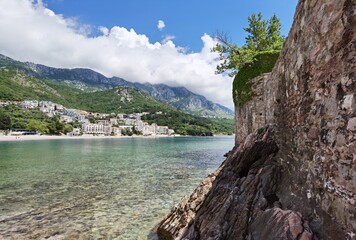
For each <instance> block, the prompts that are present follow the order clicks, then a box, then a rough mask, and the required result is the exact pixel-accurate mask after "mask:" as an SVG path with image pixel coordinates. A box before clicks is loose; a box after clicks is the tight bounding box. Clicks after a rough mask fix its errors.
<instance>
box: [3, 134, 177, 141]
mask: <svg viewBox="0 0 356 240" xmlns="http://www.w3.org/2000/svg"><path fill="white" fill-rule="evenodd" d="M162 137H174V136H165V135H155V136H140V135H135V136H90V135H88V136H86V135H85V136H73V137H71V136H50V135H23V136H0V142H18V141H37V140H61V139H62V140H68V139H120V138H162Z"/></svg>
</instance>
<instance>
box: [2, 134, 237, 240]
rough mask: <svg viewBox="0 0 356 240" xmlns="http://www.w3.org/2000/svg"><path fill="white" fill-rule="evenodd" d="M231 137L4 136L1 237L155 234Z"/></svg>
mask: <svg viewBox="0 0 356 240" xmlns="http://www.w3.org/2000/svg"><path fill="white" fill-rule="evenodd" d="M232 146H233V138H232V137H204V138H199V137H197V138H194V137H178V138H157V139H142V138H129V139H87V140H84V139H83V140H74V139H73V140H51V141H24V142H0V239H42V238H48V239H153V238H154V236H148V235H149V233H150V230H151V229H152V228H153V227H154V225H155V224H157V223H158V222H159V220H160V219H162V217H163V216H164V215H165V214H167V213H168V212H169V210H170V208H171V207H173V206H174V204H175V203H177V202H178V201H179V199H181V198H182V197H183V196H184V195H186V194H188V193H190V192H191V191H192V190H193V189H194V188H195V187H196V186H197V184H198V183H199V182H200V181H201V179H202V178H204V177H205V176H206V175H207V174H208V173H210V172H211V171H213V170H214V169H216V168H217V167H218V165H220V164H221V162H222V161H223V159H224V158H223V154H224V153H226V152H227V151H228V150H230V149H231V148H232Z"/></svg>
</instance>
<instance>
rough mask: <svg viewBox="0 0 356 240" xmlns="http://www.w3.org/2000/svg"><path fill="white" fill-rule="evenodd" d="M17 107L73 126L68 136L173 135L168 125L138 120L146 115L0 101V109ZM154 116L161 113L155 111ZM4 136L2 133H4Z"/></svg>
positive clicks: (17, 131) (25, 132)
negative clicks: (55, 118) (9, 106)
mask: <svg viewBox="0 0 356 240" xmlns="http://www.w3.org/2000/svg"><path fill="white" fill-rule="evenodd" d="M10 104H12V105H16V106H18V107H19V108H20V109H38V110H39V111H41V112H42V113H44V114H46V115H47V116H48V117H54V116H57V117H58V118H59V121H60V122H62V123H65V124H71V123H76V124H75V125H76V126H77V127H74V128H73V130H72V131H71V132H68V133H66V135H67V136H73V137H74V136H132V135H142V136H173V135H174V134H175V132H174V130H172V129H169V128H168V126H158V125H157V124H156V123H151V124H149V123H147V122H144V121H143V120H141V117H142V116H144V115H146V114H149V113H148V112H142V113H131V114H125V113H110V114H104V113H94V112H87V111H83V110H78V109H70V108H66V107H64V106H63V105H61V104H57V103H54V102H51V101H37V100H24V101H19V102H15V101H5V102H0V107H4V106H7V105H10ZM155 114H163V113H162V112H156V113H155ZM3 134H4V133H3ZM6 134H7V135H10V136H11V135H12V136H19V135H40V133H39V132H37V131H31V130H28V129H12V130H11V131H9V132H7V133H6Z"/></svg>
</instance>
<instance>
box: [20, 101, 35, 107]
mask: <svg viewBox="0 0 356 240" xmlns="http://www.w3.org/2000/svg"><path fill="white" fill-rule="evenodd" d="M38 105H39V104H38V101H36V100H24V101H22V102H21V103H20V107H21V108H28V109H33V108H37V107H38Z"/></svg>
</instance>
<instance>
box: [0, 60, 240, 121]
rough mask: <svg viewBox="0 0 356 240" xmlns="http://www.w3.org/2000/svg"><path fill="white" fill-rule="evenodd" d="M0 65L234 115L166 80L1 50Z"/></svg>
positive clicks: (203, 112) (198, 111)
mask: <svg viewBox="0 0 356 240" xmlns="http://www.w3.org/2000/svg"><path fill="white" fill-rule="evenodd" d="M0 66H12V67H15V68H18V69H20V70H22V71H24V72H25V73H26V74H29V75H31V76H34V77H37V78H44V79H49V80H52V81H57V82H58V81H59V82H65V83H67V84H70V85H72V86H74V87H76V88H78V89H82V90H85V91H97V90H105V89H112V88H115V87H129V88H133V89H136V90H139V91H142V92H144V93H146V94H148V95H149V96H151V97H153V98H155V99H157V100H159V101H162V102H165V103H167V104H169V105H171V106H173V107H176V108H177V109H179V110H182V111H184V112H186V113H189V114H193V115H198V116H203V117H213V118H233V115H234V112H233V111H232V110H231V109H229V108H227V107H225V106H222V105H221V104H217V103H214V102H212V101H209V100H207V99H206V97H204V96H202V95H199V94H196V93H193V92H191V91H190V90H188V89H187V88H185V87H183V86H180V87H171V86H168V85H166V84H163V83H159V84H151V83H148V82H146V83H138V82H130V81H127V80H125V79H123V78H120V77H116V76H114V77H111V78H108V77H106V76H105V75H103V74H101V73H99V72H96V71H94V70H92V69H89V68H73V69H67V68H54V67H48V66H45V65H42V64H35V63H32V62H20V61H16V60H14V59H12V58H10V57H7V56H5V55H2V54H0Z"/></svg>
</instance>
